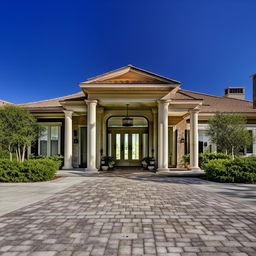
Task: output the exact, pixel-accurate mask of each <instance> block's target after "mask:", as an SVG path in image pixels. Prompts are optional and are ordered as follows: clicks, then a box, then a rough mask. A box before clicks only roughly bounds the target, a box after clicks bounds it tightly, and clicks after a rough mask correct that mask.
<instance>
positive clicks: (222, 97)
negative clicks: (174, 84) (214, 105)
mask: <svg viewBox="0 0 256 256" xmlns="http://www.w3.org/2000/svg"><path fill="white" fill-rule="evenodd" d="M180 90H181V91H187V92H192V93H196V94H202V95H206V96H210V97H215V98H221V99H229V100H230V99H231V100H238V101H246V102H251V103H252V101H251V100H242V99H235V98H229V97H224V96H217V95H212V94H207V93H202V92H194V91H189V90H185V89H180Z"/></svg>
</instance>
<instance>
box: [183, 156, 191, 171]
mask: <svg viewBox="0 0 256 256" xmlns="http://www.w3.org/2000/svg"><path fill="white" fill-rule="evenodd" d="M182 159H183V166H184V168H186V169H189V161H190V158H189V154H186V155H184V156H183V157H182Z"/></svg>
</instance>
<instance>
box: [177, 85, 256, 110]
mask: <svg viewBox="0 0 256 256" xmlns="http://www.w3.org/2000/svg"><path fill="white" fill-rule="evenodd" d="M174 99H178V100H179V99H184V100H188V99H200V100H203V105H202V106H201V108H200V112H202V113H217V112H225V113H256V109H254V108H253V103H252V101H247V100H239V99H233V98H227V97H220V96H214V95H209V94H204V93H199V92H192V91H187V90H183V89H180V90H178V92H177V93H176V95H175V97H174Z"/></svg>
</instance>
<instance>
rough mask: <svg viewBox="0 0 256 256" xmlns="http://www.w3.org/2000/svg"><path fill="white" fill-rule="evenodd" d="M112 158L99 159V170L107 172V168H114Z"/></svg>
mask: <svg viewBox="0 0 256 256" xmlns="http://www.w3.org/2000/svg"><path fill="white" fill-rule="evenodd" d="M114 164H115V162H114V158H113V157H112V156H103V157H102V158H101V169H102V170H103V171H107V170H108V169H109V168H113V167H114Z"/></svg>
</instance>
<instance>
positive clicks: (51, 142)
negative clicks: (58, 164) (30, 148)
mask: <svg viewBox="0 0 256 256" xmlns="http://www.w3.org/2000/svg"><path fill="white" fill-rule="evenodd" d="M42 126H43V127H44V130H43V132H42V134H41V136H40V138H39V140H38V154H39V155H43V156H54V155H59V154H60V128H61V126H60V125H55V124H54V125H42Z"/></svg>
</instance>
